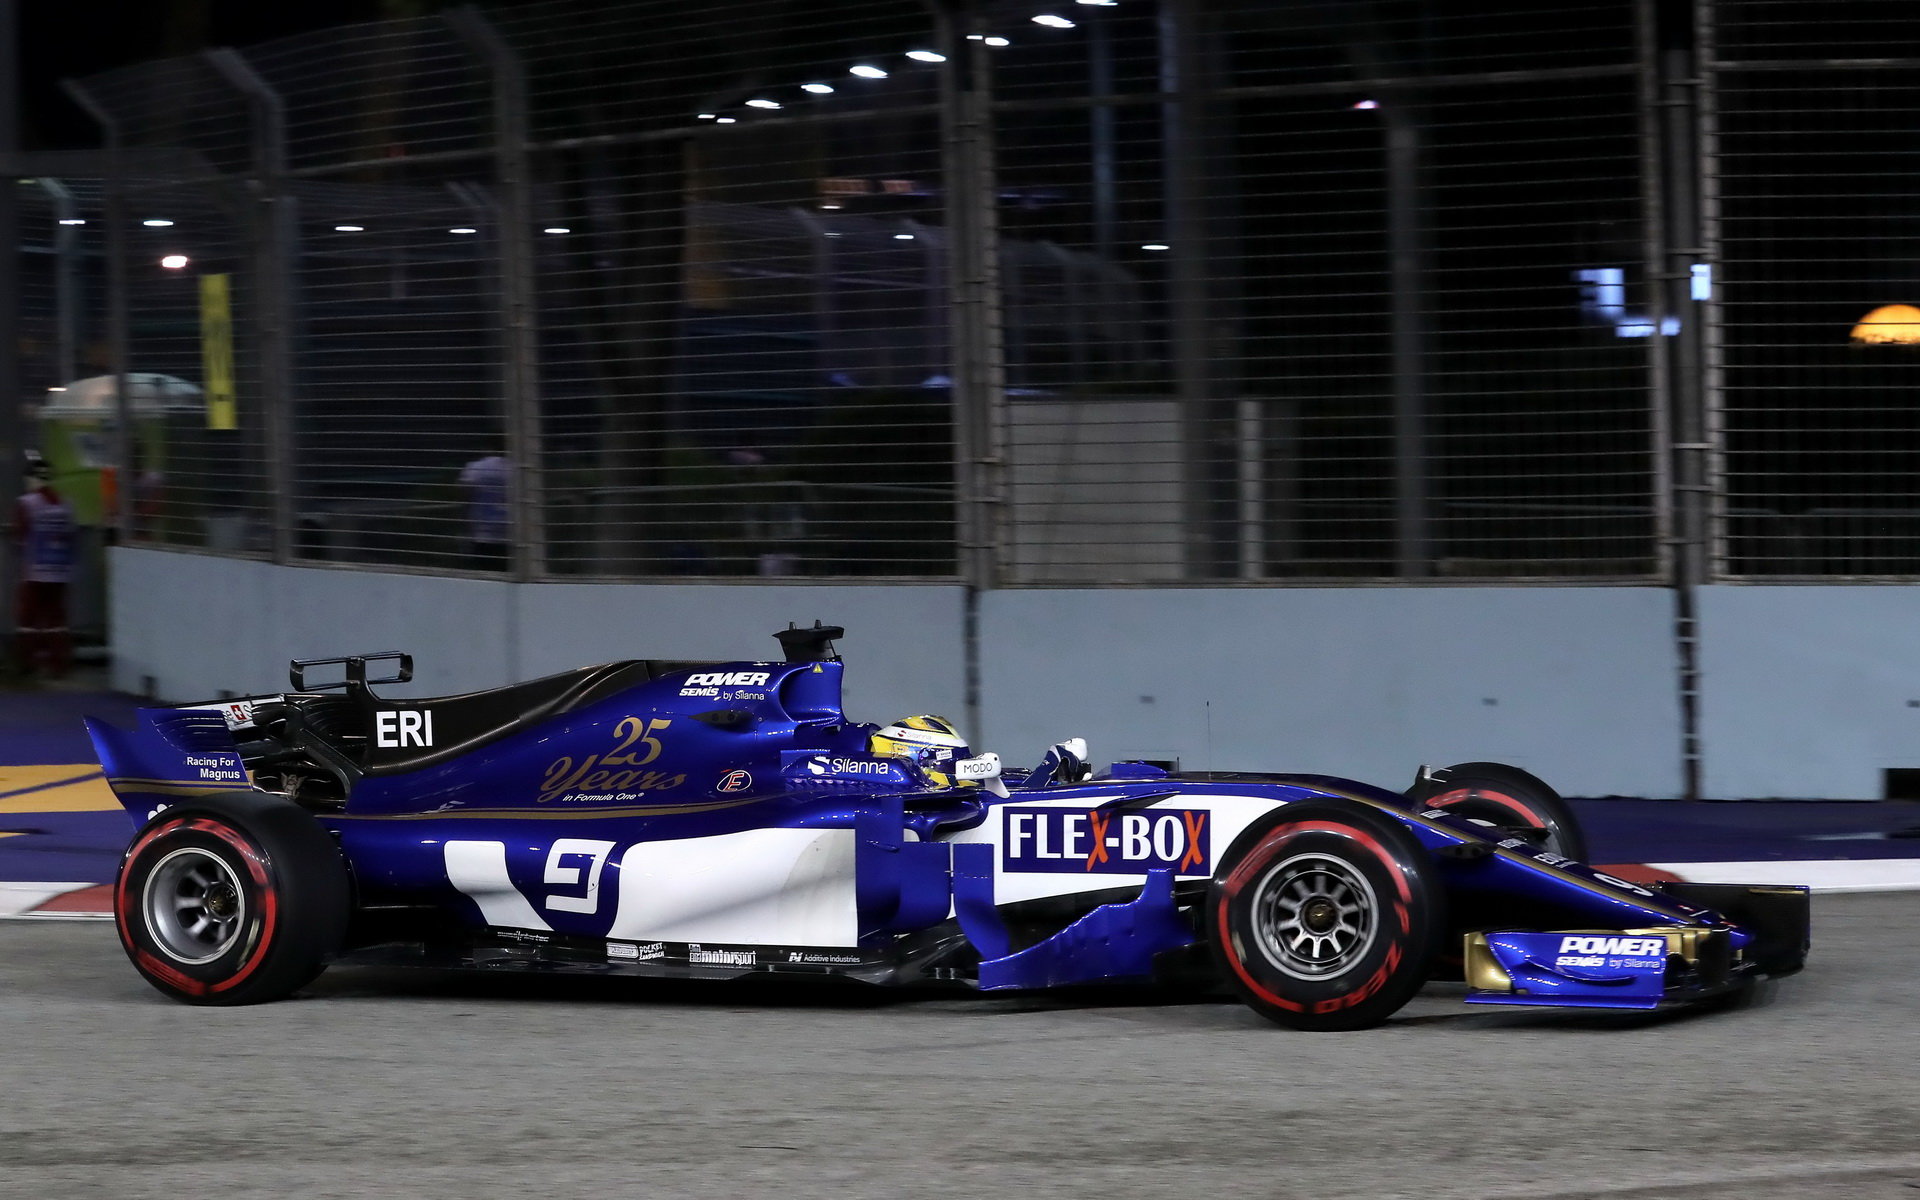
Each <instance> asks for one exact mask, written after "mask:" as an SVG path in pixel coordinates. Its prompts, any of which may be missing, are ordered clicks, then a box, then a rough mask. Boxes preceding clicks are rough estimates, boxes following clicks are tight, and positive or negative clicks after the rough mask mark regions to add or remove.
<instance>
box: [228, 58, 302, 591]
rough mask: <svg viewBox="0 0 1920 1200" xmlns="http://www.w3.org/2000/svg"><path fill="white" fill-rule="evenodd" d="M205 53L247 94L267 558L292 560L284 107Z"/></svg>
mask: <svg viewBox="0 0 1920 1200" xmlns="http://www.w3.org/2000/svg"><path fill="white" fill-rule="evenodd" d="M206 59H207V62H208V64H209V65H211V66H212V67H213V69H214V70H215V71H217V72H219V74H220V77H221V78H222V79H225V80H226V81H227V83H228V84H229V85H230V86H232V87H233V89H234V90H235V91H237V92H239V93H240V94H241V95H242V96H244V97H246V100H247V108H248V110H249V114H250V116H251V118H252V123H253V170H254V179H253V188H254V202H255V203H254V219H253V221H251V222H250V223H249V224H250V228H249V229H248V231H247V232H248V239H249V241H251V242H252V247H251V249H252V251H253V260H254V291H255V308H256V310H257V312H256V316H255V320H254V329H255V331H256V332H255V338H254V345H255V353H257V354H258V355H259V356H260V384H261V397H260V401H261V410H262V411H261V416H262V418H263V420H262V426H263V428H264V430H265V432H266V463H265V467H266V472H267V476H268V478H267V480H266V485H267V492H268V495H269V497H270V498H271V502H272V509H271V512H272V526H273V529H272V533H273V540H272V545H273V561H274V562H276V563H281V564H285V563H288V562H290V561H292V559H293V488H294V470H293V363H292V348H291V325H292V319H293V303H292V284H291V283H290V281H289V279H288V276H289V273H290V270H291V262H290V260H291V258H292V256H293V254H294V245H295V241H294V229H293V209H294V202H293V199H292V197H291V196H289V195H288V194H287V188H286V176H287V117H286V107H285V105H284V104H283V103H282V102H281V100H280V95H279V93H278V92H275V91H274V90H273V89H272V88H271V87H270V86H268V84H267V81H266V80H264V79H262V78H260V75H259V73H258V72H256V71H255V70H254V69H253V67H252V66H251V65H250V64H249V63H248V62H247V60H246V59H244V58H242V57H240V54H239V52H238V51H235V50H229V49H221V50H209V51H207V52H206Z"/></svg>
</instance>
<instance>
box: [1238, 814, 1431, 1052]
mask: <svg viewBox="0 0 1920 1200" xmlns="http://www.w3.org/2000/svg"><path fill="white" fill-rule="evenodd" d="M1221 861H1222V864H1223V866H1222V869H1221V870H1220V871H1219V872H1218V873H1217V874H1216V875H1215V876H1214V878H1213V881H1212V882H1211V883H1210V884H1209V885H1208V889H1207V901H1206V922H1207V934H1208V937H1209V941H1210V942H1211V944H1212V948H1213V955H1214V960H1215V962H1216V963H1217V964H1218V965H1219V967H1220V969H1221V972H1222V974H1223V975H1225V977H1226V978H1227V980H1228V982H1229V983H1230V984H1232V986H1233V987H1234V989H1235V990H1236V991H1237V992H1238V993H1239V994H1240V997H1241V999H1243V1000H1244V1001H1246V1003H1247V1004H1248V1006H1249V1007H1251V1008H1252V1009H1253V1010H1254V1011H1255V1012H1257V1013H1259V1014H1260V1015H1261V1016H1264V1017H1266V1018H1267V1019H1268V1020H1270V1021H1273V1022H1275V1023H1277V1024H1280V1025H1284V1026H1286V1027H1288V1028H1290V1029H1310V1030H1342V1029H1363V1028H1366V1027H1367V1026H1370V1025H1377V1024H1379V1023H1380V1022H1382V1021H1384V1020H1386V1019H1387V1018H1388V1017H1389V1016H1391V1015H1392V1014H1393V1013H1395V1012H1397V1011H1399V1009H1400V1008H1401V1006H1403V1005H1404V1004H1406V1002H1407V1001H1408V1000H1410V999H1412V998H1413V995H1414V993H1415V992H1417V991H1419V990H1420V987H1421V985H1422V984H1424V983H1425V982H1426V981H1427V978H1428V973H1429V968H1430V966H1431V964H1432V962H1433V959H1434V955H1435V952H1436V951H1437V950H1438V949H1439V945H1440V938H1441V935H1442V931H1443V929H1444V928H1445V924H1446V922H1445V915H1444V913H1442V912H1441V906H1442V904H1443V901H1444V894H1443V892H1442V890H1441V885H1440V882H1439V880H1438V879H1437V878H1436V871H1435V868H1434V866H1433V862H1432V860H1431V859H1430V858H1428V856H1427V853H1426V851H1425V850H1424V849H1422V848H1421V846H1420V843H1419V841H1418V840H1417V839H1416V838H1415V837H1414V836H1413V834H1412V833H1410V832H1409V831H1408V830H1407V828H1406V826H1405V825H1403V824H1402V823H1401V822H1400V821H1399V820H1398V819H1396V818H1394V817H1392V816H1390V815H1388V814H1386V813H1384V812H1381V811H1380V810H1378V809H1375V808H1371V807H1369V806H1367V805H1364V804H1360V803H1357V802H1355V801H1350V800H1342V799H1332V798H1328V799H1318V798H1316V799H1310V800H1300V801H1295V802H1294V803H1292V804H1288V805H1285V806H1284V807H1281V808H1278V809H1275V810H1274V811H1273V812H1272V813H1270V814H1268V816H1266V817H1265V818H1263V819H1262V820H1259V821H1256V822H1254V823H1253V824H1252V825H1250V826H1248V828H1247V829H1246V830H1245V831H1244V832H1243V833H1241V835H1240V836H1239V837H1238V838H1237V839H1235V841H1234V843H1233V846H1232V847H1231V848H1230V849H1229V850H1228V852H1227V854H1226V855H1225V856H1224V857H1223V858H1222V860H1221Z"/></svg>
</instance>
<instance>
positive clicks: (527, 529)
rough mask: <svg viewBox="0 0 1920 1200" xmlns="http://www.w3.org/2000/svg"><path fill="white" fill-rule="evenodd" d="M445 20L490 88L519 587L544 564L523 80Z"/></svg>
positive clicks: (510, 58) (498, 45)
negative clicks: (484, 74) (480, 67)
mask: <svg viewBox="0 0 1920 1200" xmlns="http://www.w3.org/2000/svg"><path fill="white" fill-rule="evenodd" d="M446 21H447V24H448V25H449V26H451V27H452V29H453V32H454V34H455V35H456V36H457V37H459V39H460V40H461V42H463V43H464V44H465V45H466V47H467V50H468V52H469V53H471V54H472V55H473V56H474V58H475V59H476V60H477V61H478V62H479V63H480V64H481V65H482V66H483V67H484V68H485V70H486V73H487V76H488V78H489V79H490V81H491V82H492V84H493V137H494V164H495V181H496V183H497V184H498V186H499V192H500V195H499V200H498V204H497V208H498V210H499V220H498V222H497V223H496V229H497V231H498V236H497V237H496V238H495V242H494V244H495V245H496V246H497V247H498V248H499V253H500V323H501V338H502V346H503V349H504V351H505V353H504V366H505V371H504V378H503V379H502V381H501V383H502V395H501V402H502V409H503V411H502V414H501V417H502V422H503V425H504V428H505V433H506V442H507V461H508V462H509V463H511V464H512V467H513V469H512V470H511V472H509V474H508V476H507V512H508V519H509V521H510V522H511V526H510V528H511V535H512V538H513V564H512V566H513V578H514V579H515V580H516V581H517V582H521V583H525V582H527V581H529V580H531V579H533V578H534V576H535V575H537V574H538V573H539V572H540V571H541V570H542V567H543V561H544V558H545V554H544V548H545V534H544V523H543V522H542V520H541V516H542V514H541V509H540V500H541V486H540V405H539V396H538V387H539V377H540V376H539V362H538V345H539V339H538V329H537V321H538V313H537V309H536V307H535V303H536V301H535V295H534V262H533V259H534V251H533V186H532V164H531V162H530V160H529V154H528V149H527V142H528V122H527V77H526V70H525V68H524V67H523V66H522V64H521V62H520V58H519V56H518V55H517V54H515V53H514V52H513V48H512V47H511V46H509V45H507V42H506V39H505V38H503V37H501V36H500V31H499V30H497V29H495V28H494V27H493V26H492V25H491V24H489V23H488V21H487V19H486V18H485V17H483V16H481V15H480V12H479V11H478V10H477V9H475V8H472V7H470V6H462V7H460V8H456V9H452V10H450V11H449V12H448V13H447V14H446Z"/></svg>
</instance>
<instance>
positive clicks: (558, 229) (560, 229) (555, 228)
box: [540, 225, 573, 233]
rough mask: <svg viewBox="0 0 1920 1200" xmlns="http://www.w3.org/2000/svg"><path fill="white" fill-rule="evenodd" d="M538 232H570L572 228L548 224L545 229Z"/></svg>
mask: <svg viewBox="0 0 1920 1200" xmlns="http://www.w3.org/2000/svg"><path fill="white" fill-rule="evenodd" d="M540 232H541V233H572V232H573V230H571V229H569V228H567V227H566V226H565V225H549V226H547V227H546V228H545V229H542V230H541V231H540Z"/></svg>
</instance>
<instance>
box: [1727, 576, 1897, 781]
mask: <svg viewBox="0 0 1920 1200" xmlns="http://www.w3.org/2000/svg"><path fill="white" fill-rule="evenodd" d="M1698 613H1699V621H1700V631H1701V633H1700V640H1701V648H1700V667H1701V688H1702V699H1701V707H1700V724H1701V738H1702V740H1703V742H1704V743H1705V745H1706V747H1707V755H1706V770H1705V778H1704V781H1703V784H1704V788H1705V790H1706V791H1707V793H1708V794H1710V795H1714V796H1791V797H1810V798H1819V799H1840V800H1877V799H1879V798H1880V796H1881V794H1882V775H1881V772H1882V771H1883V770H1885V769H1886V768H1889V767H1903V768H1920V706H1917V705H1920V587H1911V586H1901V585H1886V586H1861V587H1823V586H1818V585H1813V586H1807V587H1789V586H1778V585H1767V586H1753V587H1740V586H1732V585H1723V586H1715V587H1707V588H1702V589H1701V590H1700V592H1699V599H1698Z"/></svg>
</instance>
